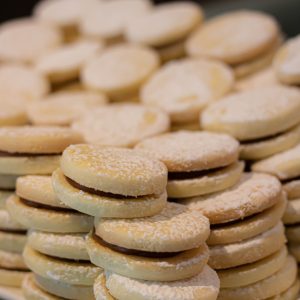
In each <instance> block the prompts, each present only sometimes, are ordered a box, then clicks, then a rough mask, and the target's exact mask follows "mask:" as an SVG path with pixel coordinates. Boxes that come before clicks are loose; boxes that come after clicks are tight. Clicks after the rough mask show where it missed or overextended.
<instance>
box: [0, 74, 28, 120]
mask: <svg viewBox="0 0 300 300" xmlns="http://www.w3.org/2000/svg"><path fill="white" fill-rule="evenodd" d="M0 73H1V70H0ZM0 76H1V75H0ZM0 80H1V79H0ZM0 84H1V83H0ZM0 95H1V87H0ZM25 106H26V104H25V103H24V101H22V100H20V98H19V96H17V95H6V94H3V95H1V100H0V107H1V110H0V126H11V125H25V124H26V123H28V117H27V114H26V108H25Z"/></svg>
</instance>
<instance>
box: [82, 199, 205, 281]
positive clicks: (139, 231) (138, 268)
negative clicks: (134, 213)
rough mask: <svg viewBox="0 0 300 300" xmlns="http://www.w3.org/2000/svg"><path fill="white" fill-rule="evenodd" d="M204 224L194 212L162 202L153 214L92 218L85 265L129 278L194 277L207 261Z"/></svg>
mask: <svg viewBox="0 0 300 300" xmlns="http://www.w3.org/2000/svg"><path fill="white" fill-rule="evenodd" d="M208 235H209V222H208V219H207V218H205V217H204V216H203V215H202V214H201V213H200V212H197V211H192V210H190V209H188V208H187V207H185V206H183V205H181V204H177V203H168V204H167V206H166V207H165V208H164V209H163V210H162V211H161V212H160V213H159V214H157V215H155V216H152V217H145V218H134V219H109V218H96V220H95V232H91V233H90V234H89V236H88V237H87V250H88V253H89V255H90V258H91V261H92V262H93V263H94V264H95V265H98V266H101V267H102V268H103V269H105V270H108V271H111V272H114V273H117V274H120V275H123V276H126V277H129V278H135V279H142V280H154V281H174V280H180V279H186V278H189V277H192V276H195V275H196V274H198V273H199V272H201V271H202V269H203V267H204V265H205V264H206V263H207V260H208V248H207V246H206V244H205V241H206V239H207V237H208Z"/></svg>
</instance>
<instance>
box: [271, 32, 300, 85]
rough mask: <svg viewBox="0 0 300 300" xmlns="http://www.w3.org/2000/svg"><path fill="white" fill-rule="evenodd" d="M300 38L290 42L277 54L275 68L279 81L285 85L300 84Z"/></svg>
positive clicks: (297, 37)
mask: <svg viewBox="0 0 300 300" xmlns="http://www.w3.org/2000/svg"><path fill="white" fill-rule="evenodd" d="M299 51H300V36H299V35H298V36H296V37H294V38H292V39H290V40H288V41H287V42H286V43H285V44H284V45H283V46H282V47H281V49H279V51H278V52H277V55H276V57H275V59H274V68H275V72H276V75H277V77H278V79H279V80H280V81H281V82H283V83H285V84H295V85H299V84H300V54H299Z"/></svg>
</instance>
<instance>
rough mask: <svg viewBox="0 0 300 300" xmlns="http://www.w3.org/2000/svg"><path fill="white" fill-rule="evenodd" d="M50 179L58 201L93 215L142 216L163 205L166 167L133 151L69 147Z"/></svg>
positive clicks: (97, 147)
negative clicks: (58, 168) (59, 167)
mask: <svg viewBox="0 0 300 300" xmlns="http://www.w3.org/2000/svg"><path fill="white" fill-rule="evenodd" d="M52 181H53V187H54V190H55V192H56V195H57V197H58V198H59V199H60V200H61V201H63V202H64V203H65V204H66V205H68V206H70V207H73V208H74V209H76V210H79V211H81V212H84V213H86V214H89V215H92V216H99V217H114V218H116V217H119V218H133V217H145V216H151V215H154V214H156V213H159V212H160V211H161V210H162V209H163V208H164V206H165V205H166V198H167V195H166V191H165V187H166V183H167V169H166V167H165V166H164V165H163V163H161V162H159V161H158V160H155V159H152V158H148V157H146V156H144V155H142V154H140V153H138V152H137V151H134V150H129V149H122V148H111V147H101V146H95V145H84V144H83V145H75V146H70V147H68V148H67V149H66V150H65V151H64V153H63V156H62V159H61V169H60V170H56V171H55V172H54V173H53V176H52Z"/></svg>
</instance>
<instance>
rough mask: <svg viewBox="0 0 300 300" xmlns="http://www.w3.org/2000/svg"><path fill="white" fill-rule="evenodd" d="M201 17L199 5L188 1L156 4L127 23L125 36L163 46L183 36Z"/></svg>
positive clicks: (150, 44) (151, 44)
mask: <svg viewBox="0 0 300 300" xmlns="http://www.w3.org/2000/svg"><path fill="white" fill-rule="evenodd" d="M203 18H204V16H203V12H202V9H201V7H200V6H199V5H196V4H195V3H192V2H189V1H181V2H175V3H168V4H162V5H157V6H156V7H154V9H153V10H152V11H151V12H150V13H148V14H146V15H144V16H141V17H139V18H137V19H135V20H132V22H130V23H129V25H128V26H127V28H126V37H127V39H128V40H129V41H131V42H135V43H141V44H145V45H149V46H163V45H166V44H171V43H173V42H176V41H178V40H181V39H183V38H185V37H186V36H187V35H188V34H189V33H190V32H191V31H192V30H193V29H194V28H195V27H196V26H197V25H199V24H200V23H201V22H202V20H203Z"/></svg>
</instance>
